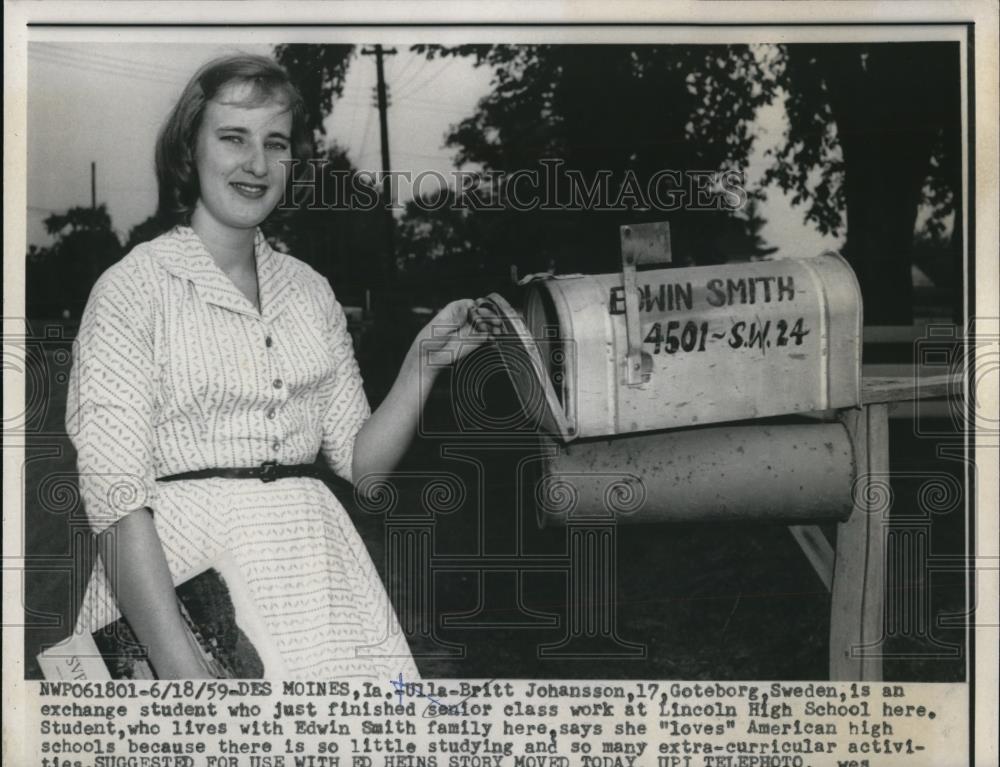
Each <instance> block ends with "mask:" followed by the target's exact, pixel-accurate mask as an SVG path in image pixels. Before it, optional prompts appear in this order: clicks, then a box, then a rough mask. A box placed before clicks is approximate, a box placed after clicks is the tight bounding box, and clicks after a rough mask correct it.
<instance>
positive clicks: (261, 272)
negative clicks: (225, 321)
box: [156, 226, 291, 319]
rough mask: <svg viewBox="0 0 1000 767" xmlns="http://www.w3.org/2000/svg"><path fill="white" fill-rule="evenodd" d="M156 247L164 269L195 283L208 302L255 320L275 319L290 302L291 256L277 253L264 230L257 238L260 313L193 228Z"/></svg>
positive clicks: (164, 239)
mask: <svg viewBox="0 0 1000 767" xmlns="http://www.w3.org/2000/svg"><path fill="white" fill-rule="evenodd" d="M156 244H157V246H158V247H157V248H156V256H157V258H158V260H159V262H160V264H161V265H162V266H163V268H164V269H166V270H167V271H168V272H170V273H171V274H173V275H175V276H177V277H180V278H182V279H186V280H189V281H190V282H192V283H193V284H194V286H195V288H196V289H197V291H198V294H199V296H201V298H202V300H204V301H205V302H206V303H210V304H214V305H216V306H220V307H222V308H224V309H229V310H230V311H234V312H239V313H240V314H247V315H250V316H251V317H262V318H263V319H271V318H272V317H274V316H275V315H276V314H278V313H279V312H280V310H281V309H283V308H284V305H285V304H286V302H287V299H288V296H289V294H290V289H289V288H290V287H291V286H290V280H288V279H286V277H287V274H286V271H287V270H286V262H287V260H288V257H287V256H286V255H285V254H284V253H279V252H277V251H275V250H273V249H272V248H271V246H270V245H269V244H268V242H267V238H266V237H264V234H263V232H261V230H260V229H257V231H256V233H255V235H254V259H255V261H256V266H257V290H258V293H259V295H260V313H259V314H258V313H257V310H256V308H255V307H254V305H253V304H252V303H251V302H250V300H249V299H248V298H247V297H246V296H245V295H243V293H241V292H240V290H239V288H237V287H236V286H235V285H234V284H233V282H232V280H230V279H229V277H227V276H226V274H225V272H223V271H222V270H221V269H220V268H219V267H218V266H217V265H216V263H215V260H214V259H213V258H212V254H211V253H209V252H208V248H206V247H205V243H203V242H202V240H201V238H200V237H199V236H198V235H197V234H196V233H195V231H194V229H192V228H191V227H190V226H175V227H174V228H173V229H171V230H170V231H169V232H167V233H166V234H164V235H163V236H161V237H160V238H159V239H158V240H157V242H156Z"/></svg>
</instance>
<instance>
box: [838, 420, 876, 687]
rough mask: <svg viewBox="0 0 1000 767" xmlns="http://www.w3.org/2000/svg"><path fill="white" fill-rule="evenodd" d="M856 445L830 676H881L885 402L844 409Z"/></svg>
mask: <svg viewBox="0 0 1000 767" xmlns="http://www.w3.org/2000/svg"><path fill="white" fill-rule="evenodd" d="M844 418H845V425H846V426H847V429H848V432H849V433H850V434H851V435H852V439H853V440H854V444H855V456H856V461H857V466H858V484H857V485H856V486H855V489H854V501H855V504H854V510H853V511H852V512H851V516H850V517H849V518H848V520H847V521H846V522H842V523H840V524H839V525H838V528H837V550H836V555H835V561H834V573H833V589H832V597H831V605H830V679H831V680H839V681H860V680H866V681H877V680H880V679H881V678H882V658H881V655H880V651H881V648H880V645H881V640H882V637H883V633H884V632H883V627H884V605H885V545H886V537H887V536H886V535H885V530H886V527H887V525H888V523H889V503H890V501H889V499H890V495H889V419H888V409H887V407H886V405H884V404H875V405H868V406H866V407H864V408H863V409H861V410H860V411H858V410H851V411H848V412H846V413H845V415H844Z"/></svg>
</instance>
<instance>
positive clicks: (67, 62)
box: [31, 52, 178, 88]
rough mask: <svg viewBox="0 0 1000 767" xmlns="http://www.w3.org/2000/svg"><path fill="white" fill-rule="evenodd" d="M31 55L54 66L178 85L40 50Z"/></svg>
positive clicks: (173, 82) (173, 84)
mask: <svg viewBox="0 0 1000 767" xmlns="http://www.w3.org/2000/svg"><path fill="white" fill-rule="evenodd" d="M31 56H32V57H33V58H35V59H36V60H38V61H43V62H45V63H46V64H54V65H56V66H62V67H72V68H74V69H84V70H87V71H88V72H94V73H95V74H102V75H117V76H120V77H128V78H132V79H134V80H142V81H144V82H149V83H155V84H157V85H168V86H170V87H174V88H175V87H177V86H178V83H177V82H176V81H173V80H165V79H162V78H158V77H153V76H147V75H142V74H139V73H137V72H126V71H123V70H121V69H117V68H114V67H110V66H107V67H105V66H104V65H98V64H94V63H86V64H85V63H83V62H80V61H76V60H73V59H62V58H59V57H58V56H52V55H50V54H49V53H47V52H46V53H44V54H43V53H42V52H34V53H32V54H31Z"/></svg>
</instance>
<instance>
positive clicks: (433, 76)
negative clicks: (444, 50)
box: [409, 59, 453, 96]
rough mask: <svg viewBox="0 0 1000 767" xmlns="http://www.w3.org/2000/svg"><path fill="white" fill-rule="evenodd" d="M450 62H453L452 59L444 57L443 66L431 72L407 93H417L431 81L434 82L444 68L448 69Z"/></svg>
mask: <svg viewBox="0 0 1000 767" xmlns="http://www.w3.org/2000/svg"><path fill="white" fill-rule="evenodd" d="M452 62H453V59H444V62H443V63H444V66H442V67H440V68H439V69H438V70H437V71H436V72H434V73H433V74H431V75H430V76H429V77H428V78H427V79H426V80H424V81H423V82H422V83H420V85H418V86H416V87H415V88H414V89H413V90H412V91H410V94H409V95H410V96H412V95H413V94H415V93H419V92H420V91H422V90H423V89H424V88H426V87H427V86H428V85H430V84H431V83H432V82H434V81H435V80H436V79H437V78H439V77H440V76H441V75H442V74H443V73H444V71H445V70H446V69H448V67H450V66H451V64H452Z"/></svg>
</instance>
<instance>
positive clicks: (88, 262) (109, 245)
mask: <svg viewBox="0 0 1000 767" xmlns="http://www.w3.org/2000/svg"><path fill="white" fill-rule="evenodd" d="M45 230H46V232H48V234H49V235H51V236H53V237H55V242H53V244H52V245H51V246H49V247H47V248H33V249H32V250H30V251H29V253H28V260H27V275H26V277H27V279H26V283H27V284H26V288H27V302H26V303H27V308H28V313H29V314H30V315H31V316H33V317H58V316H61V315H62V313H63V312H64V311H69V312H70V314H71V315H72V316H74V317H79V316H80V314H82V312H83V307H84V305H85V304H86V302H87V297H88V296H89V295H90V289H91V288H92V287H93V286H94V283H95V282H97V278H98V277H100V276H101V274H102V273H103V272H104V270H105V269H107V268H108V267H109V266H111V265H112V264H113V263H115V262H116V261H117V260H118V259H119V258H121V257H122V246H121V243H120V242H119V241H118V236H117V235H116V234H115V232H114V229H113V228H112V226H111V217H110V216H109V215H108V211H107V208H106V207H105V206H104V205H99V206H97V207H96V208H89V207H87V208H85V207H77V208H70V209H69V210H67V211H66V212H65V213H53V214H52V215H51V216H49V217H48V218H46V219H45Z"/></svg>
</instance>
